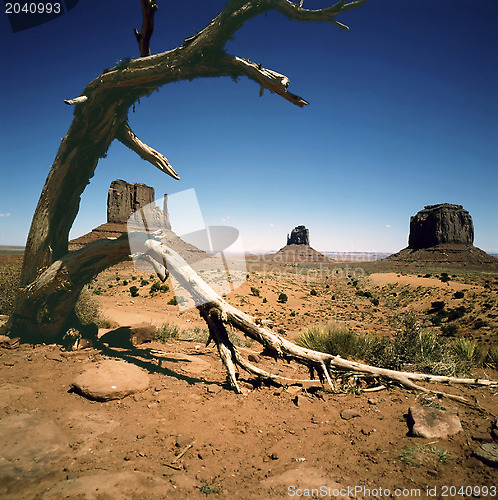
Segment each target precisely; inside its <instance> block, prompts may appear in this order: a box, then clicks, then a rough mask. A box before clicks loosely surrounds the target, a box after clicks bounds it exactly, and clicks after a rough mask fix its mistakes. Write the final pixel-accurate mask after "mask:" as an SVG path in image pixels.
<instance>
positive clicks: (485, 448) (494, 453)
mask: <svg viewBox="0 0 498 500" xmlns="http://www.w3.org/2000/svg"><path fill="white" fill-rule="evenodd" d="M473 455H474V456H475V457H477V458H478V459H479V460H482V461H483V462H484V463H485V464H487V465H490V466H491V467H494V468H495V469H496V468H498V444H496V443H484V444H482V445H481V446H480V447H479V448H477V449H476V450H474V453H473Z"/></svg>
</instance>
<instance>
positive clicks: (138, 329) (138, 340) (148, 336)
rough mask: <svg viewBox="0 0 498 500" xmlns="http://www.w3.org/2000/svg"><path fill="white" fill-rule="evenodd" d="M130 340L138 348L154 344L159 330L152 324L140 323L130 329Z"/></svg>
mask: <svg viewBox="0 0 498 500" xmlns="http://www.w3.org/2000/svg"><path fill="white" fill-rule="evenodd" d="M129 328H130V340H131V343H132V344H133V345H134V346H136V345H139V344H144V343H146V342H152V341H153V340H154V337H155V335H156V333H157V328H156V327H155V326H154V325H151V324H150V323H138V324H136V325H131V326H130V327H129Z"/></svg>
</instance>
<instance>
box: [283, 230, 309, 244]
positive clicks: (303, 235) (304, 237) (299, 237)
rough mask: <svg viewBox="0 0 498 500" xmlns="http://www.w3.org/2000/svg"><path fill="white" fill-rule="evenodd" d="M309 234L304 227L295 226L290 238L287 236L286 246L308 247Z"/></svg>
mask: <svg viewBox="0 0 498 500" xmlns="http://www.w3.org/2000/svg"><path fill="white" fill-rule="evenodd" d="M309 244H310V232H309V229H306V227H304V226H296V227H295V228H294V229H293V230H292V231H291V234H290V236H289V235H287V245H309Z"/></svg>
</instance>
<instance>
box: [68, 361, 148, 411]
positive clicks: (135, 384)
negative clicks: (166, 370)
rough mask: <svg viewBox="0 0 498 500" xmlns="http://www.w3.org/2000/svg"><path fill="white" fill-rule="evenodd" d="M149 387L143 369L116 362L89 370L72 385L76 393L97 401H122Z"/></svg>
mask: <svg viewBox="0 0 498 500" xmlns="http://www.w3.org/2000/svg"><path fill="white" fill-rule="evenodd" d="M148 386H149V376H148V375H147V374H146V373H145V372H144V371H143V370H142V369H141V368H139V367H138V366H135V365H132V364H130V363H126V362H124V361H114V360H105V361H102V362H101V363H99V364H98V365H97V366H95V367H92V368H89V369H87V370H86V371H85V372H83V373H82V374H81V375H79V376H78V377H77V378H76V380H75V381H74V382H73V384H72V387H73V389H74V391H75V392H77V393H79V394H81V395H83V396H85V397H87V398H89V399H94V400H96V401H110V400H112V399H122V398H124V397H126V396H128V395H129V394H133V393H136V392H142V391H145V389H147V387H148Z"/></svg>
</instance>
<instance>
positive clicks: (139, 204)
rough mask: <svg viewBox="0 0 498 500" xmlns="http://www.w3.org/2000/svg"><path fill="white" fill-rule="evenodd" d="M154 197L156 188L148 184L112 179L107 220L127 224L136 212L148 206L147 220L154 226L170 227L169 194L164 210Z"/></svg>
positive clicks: (165, 200)
mask: <svg viewBox="0 0 498 500" xmlns="http://www.w3.org/2000/svg"><path fill="white" fill-rule="evenodd" d="M154 197H155V196H154V188H152V187H150V186H147V185H146V184H141V183H129V182H126V181H123V180H122V179H117V180H115V181H112V182H111V187H110V188H109V192H108V195H107V222H108V223H111V224H126V223H127V222H128V218H129V217H130V216H131V215H132V214H133V213H134V212H137V211H139V210H140V209H143V208H145V207H147V221H148V223H149V224H152V227H154V228H165V229H170V228H171V226H170V223H169V215H168V210H167V196H166V195H164V209H163V210H161V209H160V208H159V207H157V206H156V204H155V203H154Z"/></svg>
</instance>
